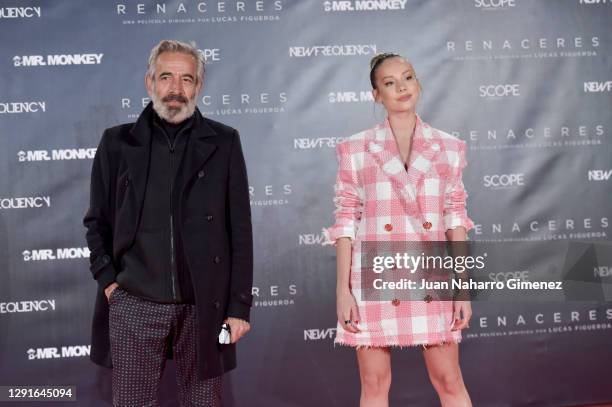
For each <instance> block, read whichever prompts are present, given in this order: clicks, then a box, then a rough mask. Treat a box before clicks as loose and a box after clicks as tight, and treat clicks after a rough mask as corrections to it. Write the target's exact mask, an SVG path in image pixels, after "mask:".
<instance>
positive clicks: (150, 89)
mask: <svg viewBox="0 0 612 407" xmlns="http://www.w3.org/2000/svg"><path fill="white" fill-rule="evenodd" d="M145 88H147V93H148V94H149V96H151V95H152V94H153V79H151V77H150V76H149V73H148V70H147V73H146V74H145Z"/></svg>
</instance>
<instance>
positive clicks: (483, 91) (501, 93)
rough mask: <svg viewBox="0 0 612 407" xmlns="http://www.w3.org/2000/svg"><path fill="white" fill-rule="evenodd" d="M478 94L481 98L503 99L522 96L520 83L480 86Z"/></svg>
mask: <svg viewBox="0 0 612 407" xmlns="http://www.w3.org/2000/svg"><path fill="white" fill-rule="evenodd" d="M478 94H479V96H480V97H481V98H487V99H501V98H506V97H514V96H521V93H520V85H519V84H518V83H508V84H498V85H495V84H493V85H480V86H479V87H478Z"/></svg>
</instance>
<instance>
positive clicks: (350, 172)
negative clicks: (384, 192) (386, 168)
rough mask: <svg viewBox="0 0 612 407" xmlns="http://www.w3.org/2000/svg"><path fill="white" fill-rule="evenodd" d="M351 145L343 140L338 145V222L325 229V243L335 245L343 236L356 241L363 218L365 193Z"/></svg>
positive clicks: (336, 186) (336, 194) (336, 200)
mask: <svg viewBox="0 0 612 407" xmlns="http://www.w3.org/2000/svg"><path fill="white" fill-rule="evenodd" d="M350 146H351V144H350V142H343V143H341V144H338V146H337V147H336V159H337V161H338V174H337V176H336V184H335V187H334V190H335V196H334V205H335V206H336V210H335V211H334V214H335V218H336V222H335V223H334V225H332V226H330V227H329V228H327V229H323V233H324V236H325V239H324V242H323V244H324V245H326V244H333V245H335V244H336V242H337V240H338V239H339V238H341V237H348V238H350V239H351V240H352V241H355V237H356V235H357V225H358V223H359V221H360V220H361V215H362V212H363V200H364V193H363V188H362V186H361V185H360V182H359V176H358V173H357V168H356V166H355V162H354V157H353V155H352V154H351V149H350Z"/></svg>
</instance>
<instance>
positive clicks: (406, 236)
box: [324, 116, 473, 347]
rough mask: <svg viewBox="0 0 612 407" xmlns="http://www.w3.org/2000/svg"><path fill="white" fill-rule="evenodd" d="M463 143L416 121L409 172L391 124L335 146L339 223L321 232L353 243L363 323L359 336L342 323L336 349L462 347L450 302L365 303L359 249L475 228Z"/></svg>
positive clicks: (352, 280)
mask: <svg viewBox="0 0 612 407" xmlns="http://www.w3.org/2000/svg"><path fill="white" fill-rule="evenodd" d="M465 148H466V147H465V142H464V141H461V140H459V139H457V138H456V137H453V136H451V135H450V134H447V133H444V132H442V131H440V130H436V129H434V128H432V127H431V126H429V125H428V124H427V123H425V122H423V121H422V120H421V118H420V117H418V116H417V120H416V127H415V132H414V135H413V139H412V147H411V152H410V157H409V167H408V170H406V169H405V168H404V165H403V163H402V161H401V158H400V154H399V151H398V148H397V143H396V141H395V138H394V137H393V133H392V131H391V127H390V125H389V120H388V119H387V120H386V121H385V122H383V123H381V124H379V125H377V126H376V127H374V128H373V129H369V130H365V131H362V132H360V133H357V134H355V135H353V136H352V137H350V138H348V139H347V140H346V141H345V142H343V143H341V144H339V145H338V147H337V149H336V152H337V158H338V165H339V168H338V176H337V179H336V186H335V190H336V196H335V198H334V203H335V205H336V208H337V209H336V211H335V215H336V223H335V224H334V225H333V226H331V227H330V228H328V229H324V233H325V237H326V243H329V244H333V243H335V242H336V240H337V239H338V238H340V237H349V238H351V239H352V242H353V251H352V263H351V276H350V285H351V291H352V293H353V295H354V296H355V299H356V301H357V305H358V307H359V313H360V318H361V320H360V321H359V324H358V327H359V329H360V330H361V332H360V333H357V334H353V333H350V332H348V331H345V330H344V329H343V327H342V326H341V325H340V324H338V328H337V334H336V340H335V342H336V343H340V344H344V345H349V346H355V347H360V346H375V347H380V346H414V345H431V344H438V343H444V342H460V341H461V332H460V331H451V330H450V328H451V322H452V315H453V303H452V302H451V301H435V300H434V301H432V300H431V297H430V296H425V297H424V298H423V299H418V300H410V301H408V300H401V301H400V300H397V299H394V300H393V301H363V299H362V295H361V292H360V291H361V288H360V287H361V271H360V261H361V260H360V258H361V256H360V244H359V243H360V242H362V241H376V242H379V241H445V240H446V234H445V232H446V231H447V230H448V229H454V228H456V227H459V226H462V227H464V228H465V229H466V230H470V229H471V228H472V227H473V223H472V221H471V219H470V218H469V217H468V215H467V212H466V207H465V201H466V198H467V194H466V192H465V189H464V186H463V182H462V180H461V175H462V171H463V168H464V167H465V165H466V160H465Z"/></svg>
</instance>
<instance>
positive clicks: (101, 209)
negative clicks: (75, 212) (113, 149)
mask: <svg viewBox="0 0 612 407" xmlns="http://www.w3.org/2000/svg"><path fill="white" fill-rule="evenodd" d="M108 138H109V136H108V131H105V132H104V134H103V135H102V140H101V141H100V144H99V146H98V149H97V150H96V155H95V157H94V161H93V166H92V170H91V187H90V195H89V209H88V211H87V213H86V214H85V218H84V219H83V225H84V226H85V227H86V228H87V232H86V234H85V237H86V239H87V245H88V246H89V251H90V256H89V264H90V266H89V269H90V271H91V273H92V275H93V278H94V279H96V281H97V282H98V285H99V286H100V288H102V289H104V288H106V287H107V286H108V285H110V284H111V283H113V282H114V281H115V277H116V276H117V271H116V270H115V266H114V264H113V261H112V258H113V229H112V218H111V202H112V201H111V196H110V195H111V194H110V190H111V188H110V184H111V177H110V165H109V163H110V160H109V152H108V148H107V140H108Z"/></svg>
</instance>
